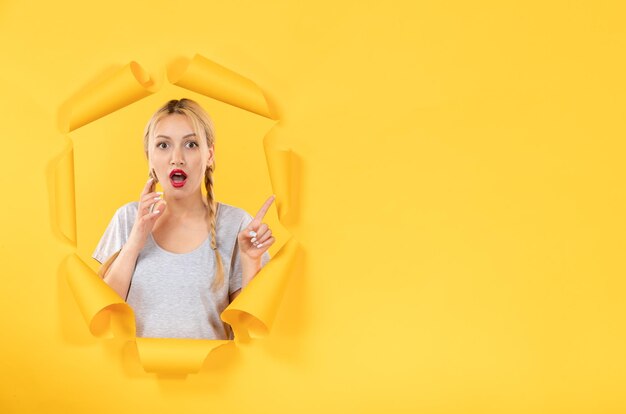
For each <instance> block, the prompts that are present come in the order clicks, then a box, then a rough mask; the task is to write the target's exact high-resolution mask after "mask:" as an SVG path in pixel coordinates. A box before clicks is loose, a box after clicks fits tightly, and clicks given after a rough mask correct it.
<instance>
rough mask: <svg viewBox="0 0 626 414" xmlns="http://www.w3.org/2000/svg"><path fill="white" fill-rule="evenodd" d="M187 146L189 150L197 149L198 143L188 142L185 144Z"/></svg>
mask: <svg viewBox="0 0 626 414" xmlns="http://www.w3.org/2000/svg"><path fill="white" fill-rule="evenodd" d="M187 146H188V147H189V148H197V147H198V143H197V142H196V141H189V142H187Z"/></svg>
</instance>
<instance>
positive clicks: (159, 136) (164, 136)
mask: <svg viewBox="0 0 626 414" xmlns="http://www.w3.org/2000/svg"><path fill="white" fill-rule="evenodd" d="M195 136H196V133H195V132H192V133H191V134H187V135H185V136H184V137H183V138H182V139H185V138H189V137H195ZM155 138H165V139H169V140H171V139H172V138H170V137H168V136H167V135H157V136H156V137H155Z"/></svg>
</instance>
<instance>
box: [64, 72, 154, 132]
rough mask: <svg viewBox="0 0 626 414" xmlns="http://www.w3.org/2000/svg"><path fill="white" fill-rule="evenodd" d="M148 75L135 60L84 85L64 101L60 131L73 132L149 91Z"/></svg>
mask: <svg viewBox="0 0 626 414" xmlns="http://www.w3.org/2000/svg"><path fill="white" fill-rule="evenodd" d="M152 85H153V81H152V79H150V76H149V75H148V74H147V73H146V72H145V71H144V70H143V68H142V67H141V66H139V64H138V63H137V62H130V63H129V64H128V65H126V66H124V67H123V68H121V69H120V70H118V71H116V72H115V73H113V74H112V75H111V76H108V77H106V78H105V79H103V80H101V81H100V82H98V83H96V84H95V85H93V86H91V87H89V88H86V89H85V90H83V91H81V92H80V93H78V94H77V95H76V96H74V97H73V98H71V99H70V100H69V101H68V102H66V103H65V104H64V105H63V106H62V108H61V110H60V111H59V117H60V122H59V123H60V126H61V129H62V131H63V132H68V131H73V130H75V129H76V128H79V127H81V126H83V125H86V124H88V123H90V122H93V121H95V120H96V119H98V118H101V117H103V116H105V115H108V114H110V113H112V112H115V111H117V110H118V109H120V108H123V107H125V106H127V105H130V104H131V103H133V102H136V101H138V100H140V99H141V98H145V97H146V96H148V95H150V94H151V93H152V92H151V91H150V90H149V88H150V87H151V86H152Z"/></svg>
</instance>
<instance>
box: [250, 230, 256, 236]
mask: <svg viewBox="0 0 626 414" xmlns="http://www.w3.org/2000/svg"><path fill="white" fill-rule="evenodd" d="M248 234H249V235H250V237H255V236H256V231H252V230H250V232H248Z"/></svg>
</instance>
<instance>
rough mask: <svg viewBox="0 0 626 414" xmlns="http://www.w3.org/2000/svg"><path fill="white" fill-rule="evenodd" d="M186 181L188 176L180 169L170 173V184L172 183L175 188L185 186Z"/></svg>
mask: <svg viewBox="0 0 626 414" xmlns="http://www.w3.org/2000/svg"><path fill="white" fill-rule="evenodd" d="M186 181H187V174H186V173H185V171H183V170H180V169H175V170H172V171H170V183H172V186H173V187H176V188H180V187H182V186H184V185H185V182H186Z"/></svg>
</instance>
